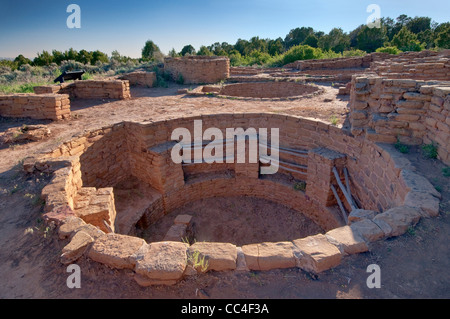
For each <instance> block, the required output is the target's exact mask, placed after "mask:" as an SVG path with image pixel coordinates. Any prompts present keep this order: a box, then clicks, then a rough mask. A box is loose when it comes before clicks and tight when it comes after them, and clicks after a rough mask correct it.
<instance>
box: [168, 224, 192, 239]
mask: <svg viewBox="0 0 450 319" xmlns="http://www.w3.org/2000/svg"><path fill="white" fill-rule="evenodd" d="M186 230H187V226H186V225H185V224H175V225H172V226H171V227H170V228H169V230H168V231H167V233H166V236H164V241H182V240H183V238H185V237H186Z"/></svg>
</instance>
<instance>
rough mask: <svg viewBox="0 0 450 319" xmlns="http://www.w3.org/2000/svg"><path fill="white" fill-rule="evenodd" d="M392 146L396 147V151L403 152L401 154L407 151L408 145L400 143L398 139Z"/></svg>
mask: <svg viewBox="0 0 450 319" xmlns="http://www.w3.org/2000/svg"><path fill="white" fill-rule="evenodd" d="M394 146H395V148H396V149H397V151H399V152H400V153H403V154H407V153H409V146H408V145H405V144H402V143H400V140H398V139H397V142H396V143H395V145H394Z"/></svg>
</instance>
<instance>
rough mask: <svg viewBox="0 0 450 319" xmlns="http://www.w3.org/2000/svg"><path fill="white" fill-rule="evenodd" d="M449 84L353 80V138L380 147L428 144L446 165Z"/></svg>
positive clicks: (449, 128) (448, 156) (449, 134)
mask: <svg viewBox="0 0 450 319" xmlns="http://www.w3.org/2000/svg"><path fill="white" fill-rule="evenodd" d="M449 94H450V82H432V81H428V82H427V81H420V80H399V79H397V80H396V79H389V78H384V77H378V76H363V77H357V76H354V77H353V80H352V89H351V97H350V104H349V107H350V115H349V117H350V124H351V127H352V133H353V134H354V135H365V136H366V137H367V138H368V139H369V140H372V141H374V142H383V143H396V142H397V141H399V142H400V143H404V144H413V145H419V144H423V143H425V144H430V143H432V142H434V143H436V144H437V146H438V156H439V159H441V160H442V161H443V162H444V163H447V164H448V163H450V144H449V142H448V141H449V140H450V120H449V118H450V117H449V115H450V95H449Z"/></svg>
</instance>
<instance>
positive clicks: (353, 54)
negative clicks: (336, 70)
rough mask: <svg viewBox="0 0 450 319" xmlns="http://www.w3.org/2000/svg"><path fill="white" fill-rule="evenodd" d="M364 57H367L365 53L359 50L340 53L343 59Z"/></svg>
mask: <svg viewBox="0 0 450 319" xmlns="http://www.w3.org/2000/svg"><path fill="white" fill-rule="evenodd" d="M365 55H367V52H366V51H363V50H359V49H352V50H349V51H344V52H342V56H343V57H344V58H348V57H353V56H365Z"/></svg>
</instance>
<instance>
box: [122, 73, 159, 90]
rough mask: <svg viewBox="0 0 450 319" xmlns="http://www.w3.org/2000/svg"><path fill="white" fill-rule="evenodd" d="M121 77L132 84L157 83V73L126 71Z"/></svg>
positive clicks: (146, 84) (150, 85) (152, 84)
mask: <svg viewBox="0 0 450 319" xmlns="http://www.w3.org/2000/svg"><path fill="white" fill-rule="evenodd" d="M120 79H122V80H127V81H129V82H130V85H135V86H146V87H153V86H154V85H155V83H156V73H155V72H145V71H136V72H131V73H126V74H124V75H122V76H121V77H120Z"/></svg>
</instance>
